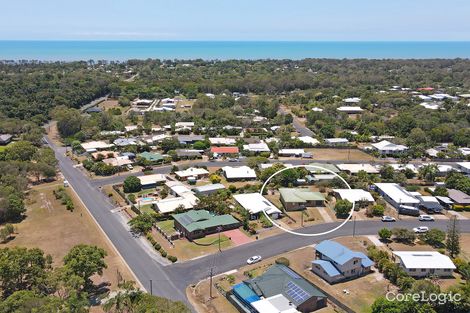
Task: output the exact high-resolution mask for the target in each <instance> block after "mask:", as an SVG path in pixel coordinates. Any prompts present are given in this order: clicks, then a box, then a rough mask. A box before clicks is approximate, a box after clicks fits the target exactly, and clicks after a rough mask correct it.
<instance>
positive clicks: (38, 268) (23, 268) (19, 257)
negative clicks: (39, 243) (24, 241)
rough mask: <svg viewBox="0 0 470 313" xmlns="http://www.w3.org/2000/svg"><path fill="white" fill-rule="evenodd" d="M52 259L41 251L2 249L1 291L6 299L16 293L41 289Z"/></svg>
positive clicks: (0, 250) (0, 267)
mask: <svg viewBox="0 0 470 313" xmlns="http://www.w3.org/2000/svg"><path fill="white" fill-rule="evenodd" d="M51 263H52V258H51V256H50V255H44V252H43V251H41V250H40V249H37V248H33V249H26V248H18V247H14V248H4V249H0V269H1V270H0V291H1V293H2V297H3V298H6V297H8V296H10V295H11V294H12V293H14V292H15V291H20V290H33V289H37V288H41V287H42V286H43V284H44V279H45V278H46V276H47V273H48V271H49V270H50V269H51Z"/></svg>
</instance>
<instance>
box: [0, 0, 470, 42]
mask: <svg viewBox="0 0 470 313" xmlns="http://www.w3.org/2000/svg"><path fill="white" fill-rule="evenodd" d="M2 2H3V3H2V5H1V6H2V9H1V10H0V39H3V40H23V39H33V40H34V39H37V40H321V41H324V40H327V41H328V40H351V41H355V40H358V41H361V40H365V41H368V40H372V41H377V40H379V41H388V40H390V41H393V40H404V41H406V40H427V41H432V40H470V18H469V16H470V1H468V0H447V1H442V0H441V1H437V0H406V1H405V0H394V1H390V0H389V1H386V0H282V1H281V0H166V1H161V0H76V1H69V0H11V1H9V0H3V1H2Z"/></svg>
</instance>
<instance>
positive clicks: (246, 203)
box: [233, 192, 281, 215]
mask: <svg viewBox="0 0 470 313" xmlns="http://www.w3.org/2000/svg"><path fill="white" fill-rule="evenodd" d="M233 198H234V199H235V200H237V202H238V203H239V204H240V205H241V206H242V207H243V208H244V209H245V210H247V211H248V212H250V214H258V213H260V212H262V211H263V210H265V211H266V213H267V214H269V215H272V214H281V210H279V209H278V208H277V207H276V206H275V205H274V204H272V203H271V202H270V201H269V200H268V199H266V198H265V197H263V196H262V195H260V194H259V193H257V192H255V193H243V194H239V195H234V196H233Z"/></svg>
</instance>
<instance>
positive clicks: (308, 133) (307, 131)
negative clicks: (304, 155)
mask: <svg viewBox="0 0 470 313" xmlns="http://www.w3.org/2000/svg"><path fill="white" fill-rule="evenodd" d="M278 112H279V113H280V114H283V115H285V114H287V113H288V112H287V111H286V110H285V108H283V107H282V106H281V107H279V110H278ZM292 117H293V120H292V125H293V126H294V128H295V130H296V131H297V132H298V133H299V134H300V135H301V136H310V137H313V136H315V133H314V132H313V131H311V130H310V129H309V128H308V127H306V126H304V125H303V124H302V123H301V122H300V121H299V118H298V117H297V116H296V115H294V114H292Z"/></svg>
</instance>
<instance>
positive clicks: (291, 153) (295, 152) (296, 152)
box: [278, 149, 305, 156]
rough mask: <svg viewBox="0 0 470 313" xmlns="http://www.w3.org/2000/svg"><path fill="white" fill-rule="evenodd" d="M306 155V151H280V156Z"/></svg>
mask: <svg viewBox="0 0 470 313" xmlns="http://www.w3.org/2000/svg"><path fill="white" fill-rule="evenodd" d="M304 153H305V150H304V149H279V152H278V154H279V155H280V156H300V155H302V154H304Z"/></svg>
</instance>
